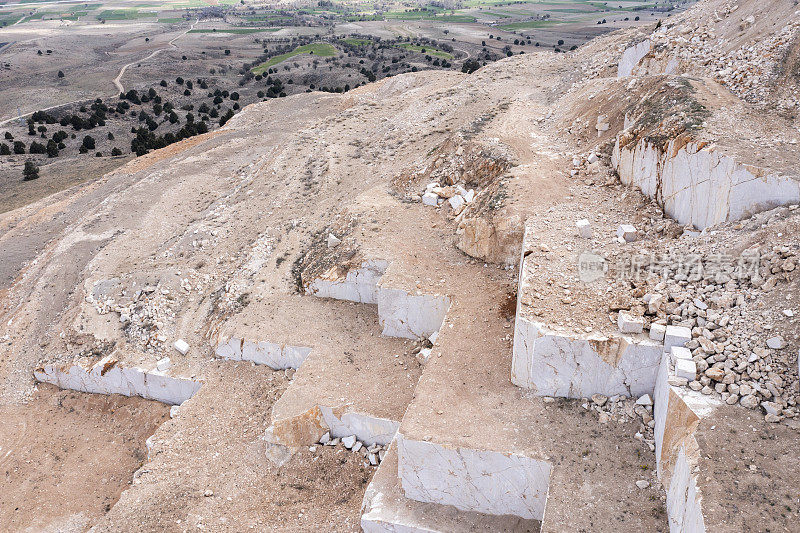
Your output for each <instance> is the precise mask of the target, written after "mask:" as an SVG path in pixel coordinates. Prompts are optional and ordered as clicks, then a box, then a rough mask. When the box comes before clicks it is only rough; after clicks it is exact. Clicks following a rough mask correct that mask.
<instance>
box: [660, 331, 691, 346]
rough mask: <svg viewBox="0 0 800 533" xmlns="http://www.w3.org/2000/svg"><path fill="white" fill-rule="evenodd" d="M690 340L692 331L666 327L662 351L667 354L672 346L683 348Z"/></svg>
mask: <svg viewBox="0 0 800 533" xmlns="http://www.w3.org/2000/svg"><path fill="white" fill-rule="evenodd" d="M690 340H692V330H691V329H689V328H687V327H685V326H667V330H666V332H665V333H664V351H665V352H669V351H670V350H671V349H672V347H673V346H684V345H685V344H686V343H687V342H689V341H690Z"/></svg>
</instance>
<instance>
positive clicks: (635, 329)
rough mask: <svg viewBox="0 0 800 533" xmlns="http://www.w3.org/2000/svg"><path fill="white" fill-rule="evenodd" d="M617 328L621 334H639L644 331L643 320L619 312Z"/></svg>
mask: <svg viewBox="0 0 800 533" xmlns="http://www.w3.org/2000/svg"><path fill="white" fill-rule="evenodd" d="M617 326H618V327H619V330H620V331H621V332H622V333H641V332H642V331H643V330H644V318H642V317H640V316H632V315H629V314H628V313H624V312H620V313H619V316H618V317H617Z"/></svg>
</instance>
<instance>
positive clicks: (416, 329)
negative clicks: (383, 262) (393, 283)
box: [378, 287, 450, 339]
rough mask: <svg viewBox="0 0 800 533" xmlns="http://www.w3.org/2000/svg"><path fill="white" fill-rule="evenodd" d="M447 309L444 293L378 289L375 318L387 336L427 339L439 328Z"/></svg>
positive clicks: (448, 305) (448, 303) (447, 302)
mask: <svg viewBox="0 0 800 533" xmlns="http://www.w3.org/2000/svg"><path fill="white" fill-rule="evenodd" d="M449 308H450V298H448V297H447V296H442V295H436V294H411V293H409V292H407V291H405V290H403V289H392V288H385V287H379V289H378V321H379V322H380V325H381V327H382V328H383V335H386V336H388V337H402V338H406V339H422V338H428V337H430V336H431V335H433V334H434V333H435V332H437V331H439V328H440V327H441V326H442V322H444V317H445V315H446V314H447V310H448V309H449Z"/></svg>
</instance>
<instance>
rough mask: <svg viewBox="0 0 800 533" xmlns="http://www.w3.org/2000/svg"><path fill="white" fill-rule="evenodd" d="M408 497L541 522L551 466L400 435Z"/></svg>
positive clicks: (402, 473)
mask: <svg viewBox="0 0 800 533" xmlns="http://www.w3.org/2000/svg"><path fill="white" fill-rule="evenodd" d="M397 445H398V446H397V452H398V461H399V477H400V483H401V486H402V488H403V491H404V493H405V495H406V497H407V498H411V499H413V500H417V501H421V502H429V503H438V504H443V505H452V506H454V507H456V508H457V509H461V510H463V511H477V512H481V513H487V514H493V515H514V516H519V517H522V518H528V519H536V520H541V519H542V517H543V515H544V508H545V503H546V501H547V491H548V488H549V484H550V471H551V465H550V463H548V462H547V461H544V460H540V459H536V458H532V457H525V456H523V455H518V454H514V453H503V452H496V451H489V450H478V449H470V448H459V447H450V446H447V445H444V444H437V443H434V442H425V441H417V440H407V439H405V438H404V437H403V435H402V434H400V433H398V436H397Z"/></svg>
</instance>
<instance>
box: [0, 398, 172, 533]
mask: <svg viewBox="0 0 800 533" xmlns="http://www.w3.org/2000/svg"><path fill="white" fill-rule="evenodd" d="M38 389H39V390H38V391H37V392H36V393H34V395H33V397H32V398H31V400H30V401H29V402H28V403H26V404H22V405H18V406H9V405H4V406H0V417H2V420H3V424H2V426H0V474H2V475H0V523H2V524H3V526H2V528H0V529H3V530H4V531H56V530H57V531H82V530H84V529H85V528H86V526H87V525H88V524H90V523H91V522H92V521H93V520H95V519H97V518H98V517H100V516H102V515H104V514H105V513H106V512H108V510H109V509H111V507H112V506H113V505H114V504H115V503H116V502H117V500H118V499H119V496H120V494H121V493H122V491H124V490H125V489H127V488H128V486H129V485H130V483H131V479H132V475H133V472H134V471H135V470H137V469H138V468H139V467H140V466H141V465H142V464H143V463H144V462H145V461H146V460H147V448H146V446H145V441H146V440H147V438H148V437H150V436H151V435H152V434H153V433H155V431H156V429H157V428H158V427H159V426H160V425H161V424H162V423H163V422H164V421H165V420H167V419H168V418H169V408H168V407H167V406H165V405H164V404H161V403H159V402H151V401H146V400H142V399H141V398H126V397H124V396H117V395H113V396H103V395H97V394H83V393H77V392H72V391H62V390H59V389H57V388H56V387H53V386H51V385H39V387H38Z"/></svg>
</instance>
